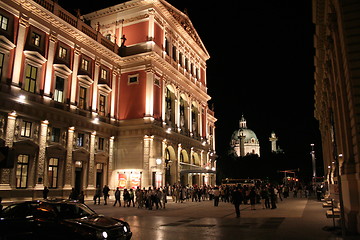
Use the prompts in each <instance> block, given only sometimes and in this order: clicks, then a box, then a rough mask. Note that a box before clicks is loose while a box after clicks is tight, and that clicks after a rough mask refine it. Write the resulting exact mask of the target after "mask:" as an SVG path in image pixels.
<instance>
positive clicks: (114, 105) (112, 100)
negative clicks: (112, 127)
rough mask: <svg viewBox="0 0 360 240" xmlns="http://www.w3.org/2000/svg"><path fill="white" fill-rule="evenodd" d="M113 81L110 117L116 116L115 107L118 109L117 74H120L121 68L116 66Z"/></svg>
mask: <svg viewBox="0 0 360 240" xmlns="http://www.w3.org/2000/svg"><path fill="white" fill-rule="evenodd" d="M112 72H113V75H112V81H111V107H110V117H111V118H115V109H116V105H117V102H116V91H117V89H116V88H117V81H116V80H117V76H118V75H119V69H118V68H117V67H114V69H113V71H112Z"/></svg>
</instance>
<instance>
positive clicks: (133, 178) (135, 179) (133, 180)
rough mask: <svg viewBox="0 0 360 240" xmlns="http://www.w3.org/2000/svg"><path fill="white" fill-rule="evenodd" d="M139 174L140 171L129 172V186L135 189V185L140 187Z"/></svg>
mask: <svg viewBox="0 0 360 240" xmlns="http://www.w3.org/2000/svg"><path fill="white" fill-rule="evenodd" d="M140 184H141V174H140V172H135V173H131V174H130V185H131V186H130V187H131V188H132V189H136V188H137V187H139V188H141V185H140Z"/></svg>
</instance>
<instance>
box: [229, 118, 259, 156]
mask: <svg viewBox="0 0 360 240" xmlns="http://www.w3.org/2000/svg"><path fill="white" fill-rule="evenodd" d="M230 146H231V148H232V150H233V151H234V153H235V154H236V155H237V156H238V157H243V156H246V155H251V154H254V155H255V154H256V155H258V156H259V157H260V144H259V140H258V138H257V137H256V134H255V133H254V131H253V130H251V129H249V128H247V125H246V120H245V118H244V116H242V117H241V120H240V128H239V130H236V131H235V132H234V133H233V134H232V136H231V142H230Z"/></svg>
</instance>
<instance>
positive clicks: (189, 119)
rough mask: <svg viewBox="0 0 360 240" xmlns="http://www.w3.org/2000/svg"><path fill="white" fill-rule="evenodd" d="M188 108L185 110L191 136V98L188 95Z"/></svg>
mask: <svg viewBox="0 0 360 240" xmlns="http://www.w3.org/2000/svg"><path fill="white" fill-rule="evenodd" d="M188 104H189V106H188V108H187V111H188V116H189V117H188V126H189V131H190V134H191V136H192V112H191V108H192V100H191V98H190V96H189V101H188Z"/></svg>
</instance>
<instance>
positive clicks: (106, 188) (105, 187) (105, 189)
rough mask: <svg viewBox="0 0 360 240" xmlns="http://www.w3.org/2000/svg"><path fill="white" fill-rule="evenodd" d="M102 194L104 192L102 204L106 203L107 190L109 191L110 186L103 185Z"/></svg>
mask: <svg viewBox="0 0 360 240" xmlns="http://www.w3.org/2000/svg"><path fill="white" fill-rule="evenodd" d="M102 192H103V194H104V202H105V203H104V205H107V199H108V198H109V192H110V188H109V187H108V186H107V185H105V186H104V188H103V190H102Z"/></svg>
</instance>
